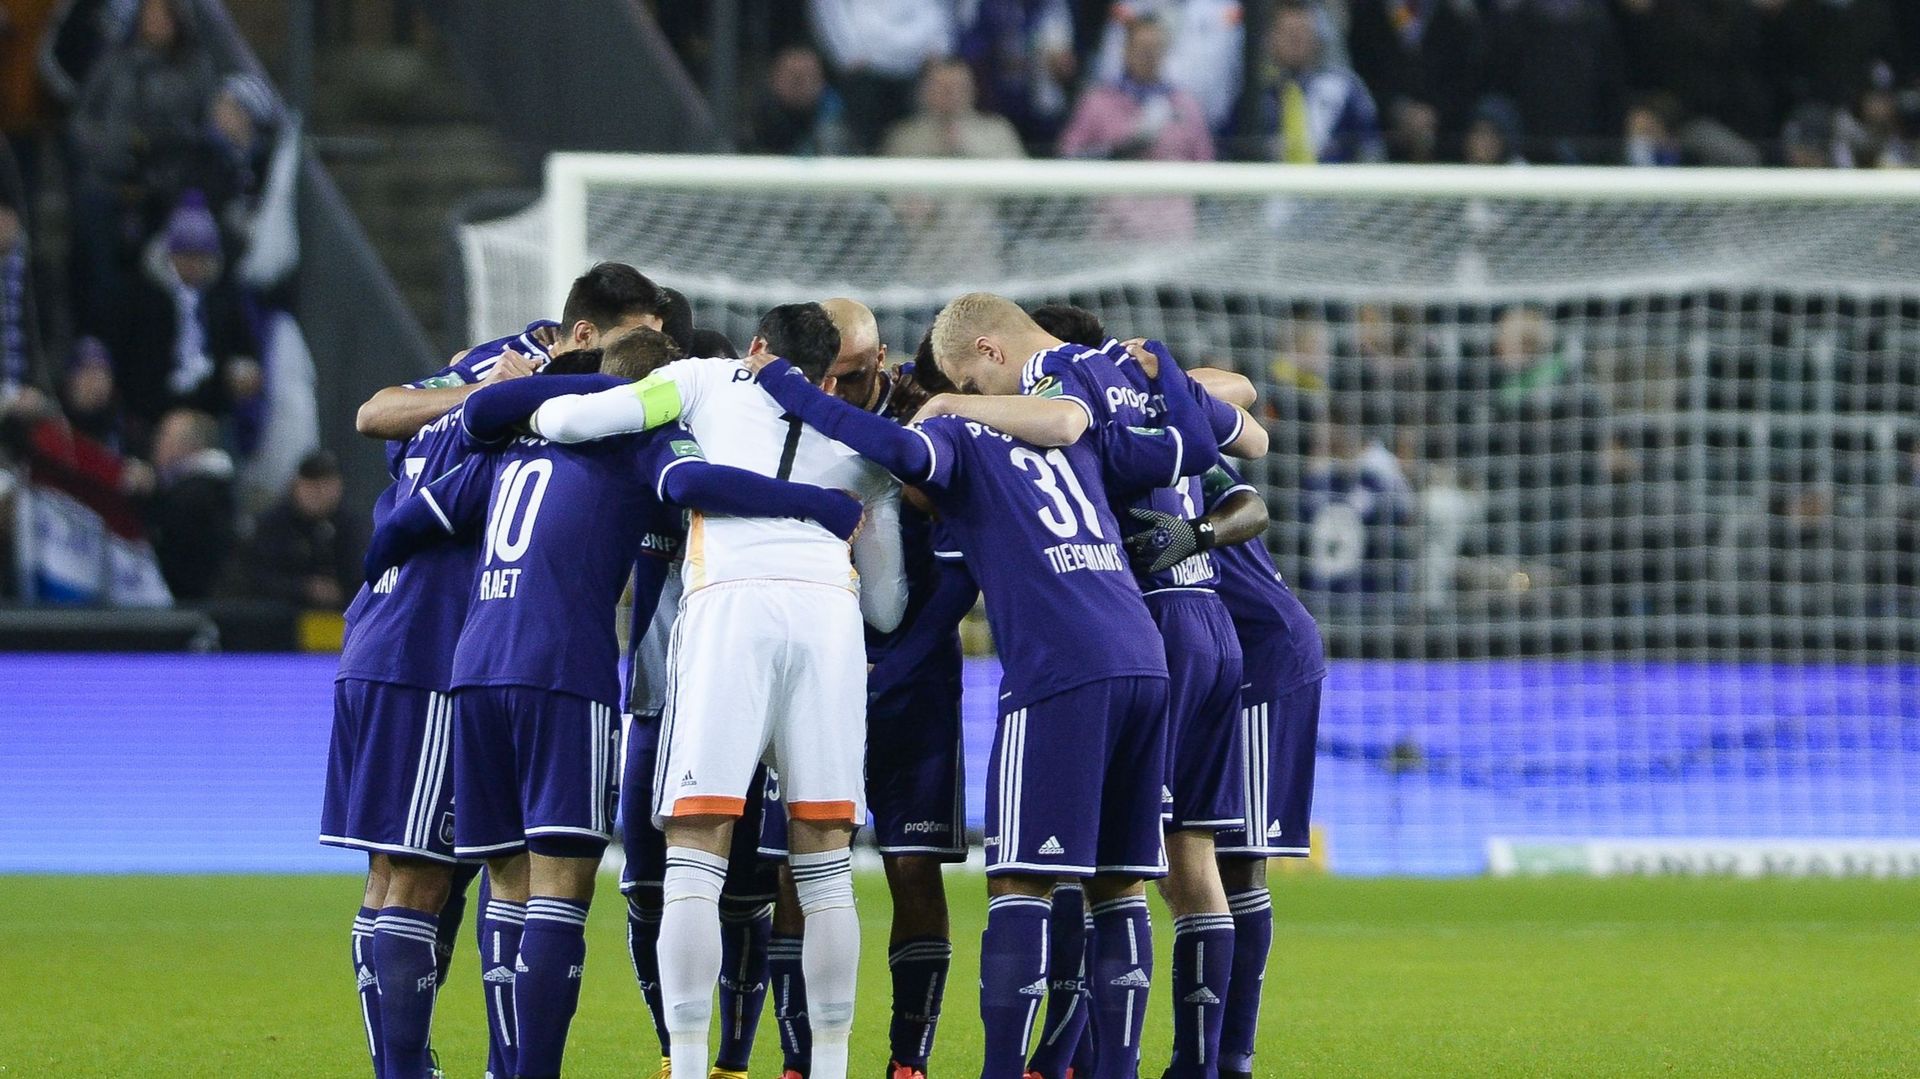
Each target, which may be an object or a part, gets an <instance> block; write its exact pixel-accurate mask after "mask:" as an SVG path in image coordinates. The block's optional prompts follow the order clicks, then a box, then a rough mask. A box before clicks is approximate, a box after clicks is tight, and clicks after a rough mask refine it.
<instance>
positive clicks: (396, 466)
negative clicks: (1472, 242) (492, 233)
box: [374, 319, 560, 527]
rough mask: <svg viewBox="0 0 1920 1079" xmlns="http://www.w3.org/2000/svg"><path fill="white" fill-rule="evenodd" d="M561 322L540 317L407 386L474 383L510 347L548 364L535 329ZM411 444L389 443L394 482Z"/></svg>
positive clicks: (376, 513) (389, 469) (432, 474)
mask: <svg viewBox="0 0 1920 1079" xmlns="http://www.w3.org/2000/svg"><path fill="white" fill-rule="evenodd" d="M559 325H560V324H559V323H557V322H551V321H549V320H547V319H537V320H535V321H533V322H529V323H527V328H526V329H525V330H522V331H521V332H519V333H517V334H515V335H513V336H512V337H501V338H497V339H495V340H492V341H483V342H481V343H480V344H477V345H475V346H473V347H472V348H470V349H468V350H467V351H465V352H463V353H461V354H460V358H459V359H457V360H455V361H454V362H453V363H450V364H448V365H447V366H445V367H442V368H441V369H440V370H438V371H435V372H434V373H433V374H431V375H428V376H427V377H426V378H422V379H417V380H415V381H413V382H408V383H406V384H405V385H406V387H407V389H410V390H431V389H440V388H443V387H446V386H471V385H473V384H475V383H477V382H479V381H480V380H481V379H484V378H486V377H487V374H488V373H489V372H491V371H492V370H493V367H494V365H495V364H497V363H499V362H500V355H501V353H503V352H505V351H506V350H507V349H509V348H511V349H513V350H514V351H515V352H518V353H520V354H521V355H522V356H527V357H530V358H532V359H533V360H534V362H535V364H536V365H538V364H541V363H545V362H546V361H547V360H548V359H549V358H551V354H550V353H549V352H548V351H547V346H545V345H543V344H541V343H540V341H539V339H538V338H536V337H535V336H534V331H536V330H542V329H552V328H557V327H558V326H559ZM410 445H411V442H410V441H409V442H399V441H395V442H389V443H387V474H388V475H389V476H391V477H393V480H394V482H395V483H399V482H400V480H401V478H402V476H403V471H402V470H403V468H404V462H405V458H406V455H407V450H408V447H409V446H410ZM437 475H439V473H438V472H429V473H427V478H428V479H432V478H433V477H435V476H437ZM406 493H408V494H410V493H412V492H411V491H408V492H406ZM402 497H405V495H404V494H402V495H395V496H394V498H393V499H391V500H389V501H390V503H391V502H392V501H397V500H398V499H399V498H402ZM380 511H381V507H380V506H379V505H378V504H376V505H375V506H374V525H375V526H376V527H378V525H379V523H380V518H381V512H380Z"/></svg>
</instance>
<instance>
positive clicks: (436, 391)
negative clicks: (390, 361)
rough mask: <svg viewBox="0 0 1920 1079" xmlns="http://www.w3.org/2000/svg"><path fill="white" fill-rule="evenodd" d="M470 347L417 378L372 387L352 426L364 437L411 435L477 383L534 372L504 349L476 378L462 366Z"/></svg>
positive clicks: (530, 364) (528, 363)
mask: <svg viewBox="0 0 1920 1079" xmlns="http://www.w3.org/2000/svg"><path fill="white" fill-rule="evenodd" d="M470 351H472V350H470V349H469V350H467V352H461V353H459V354H458V355H456V356H454V358H453V362H451V363H449V364H448V365H447V366H446V367H444V368H442V369H441V370H440V371H439V373H437V374H435V375H432V376H430V377H428V378H425V379H422V380H420V381H419V382H409V383H406V384H405V385H400V386H388V387H386V388H384V389H381V390H378V391H376V392H375V393H374V395H373V396H372V397H369V398H367V399H366V400H365V401H364V402H362V403H361V405H360V408H359V410H358V411H357V412H355V413H354V416H353V429H354V430H355V431H358V432H359V433H360V434H362V435H364V436H366V437H367V438H379V439H385V440H387V441H399V440H401V439H407V438H412V437H413V434H414V432H416V431H418V430H420V428H422V427H424V426H426V425H427V424H429V423H432V422H433V421H434V420H436V419H439V418H440V417H441V416H443V415H445V414H446V412H447V410H448V409H450V408H453V407H454V406H455V405H458V404H460V403H461V402H463V401H465V400H466V399H467V395H468V394H471V393H473V392H474V391H475V390H477V389H479V388H480V387H482V386H488V385H492V384H494V383H497V382H505V381H507V380H508V379H515V378H524V377H525V376H527V375H531V374H533V372H534V363H533V361H532V360H531V359H529V358H528V357H526V356H522V355H521V354H520V353H518V352H515V351H514V350H513V349H507V350H506V351H505V352H503V353H501V355H500V359H499V361H498V362H497V363H495V364H494V365H493V367H492V369H491V370H489V371H488V372H487V374H486V377H485V378H481V379H476V378H474V377H473V375H472V372H471V370H470V369H469V368H468V367H467V366H466V359H467V353H468V352H470Z"/></svg>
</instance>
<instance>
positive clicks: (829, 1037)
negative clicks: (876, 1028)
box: [788, 847, 860, 1079]
mask: <svg viewBox="0 0 1920 1079" xmlns="http://www.w3.org/2000/svg"><path fill="white" fill-rule="evenodd" d="M788 861H790V862H791V863H792V865H793V885H794V891H796V892H797V893H799V897H800V911H801V913H802V914H805V915H806V917H807V936H806V943H805V944H804V945H803V946H802V949H801V952H800V967H801V969H802V970H804V971H805V972H806V976H807V1018H808V1019H809V1020H810V1021H811V1023H812V1025H813V1071H812V1072H810V1073H809V1075H810V1079H846V1074H847V1036H848V1034H849V1033H851V1031H852V1030H853V990H854V986H855V984H856V983H857V982H858V981H859V976H860V913H859V911H857V910H855V909H854V905H853V852H852V851H851V850H848V849H847V848H845V847H842V848H841V849H839V850H835V851H824V852H822V853H819V854H796V855H793V856H792V857H791V858H789V859H788Z"/></svg>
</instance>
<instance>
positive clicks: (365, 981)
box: [354, 967, 379, 989]
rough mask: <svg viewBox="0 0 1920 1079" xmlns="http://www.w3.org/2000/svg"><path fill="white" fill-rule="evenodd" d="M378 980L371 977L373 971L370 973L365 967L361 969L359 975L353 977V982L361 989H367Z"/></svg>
mask: <svg viewBox="0 0 1920 1079" xmlns="http://www.w3.org/2000/svg"><path fill="white" fill-rule="evenodd" d="M378 980H379V979H377V978H375V977H374V976H373V971H370V970H368V969H367V968H365V967H361V968H360V973H359V974H357V975H355V976H354V982H355V983H356V984H358V985H359V987H360V988H361V989H366V988H368V987H369V986H371V985H373V983H374V982H376V981H378Z"/></svg>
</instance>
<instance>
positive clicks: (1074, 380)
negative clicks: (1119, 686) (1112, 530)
mask: <svg viewBox="0 0 1920 1079" xmlns="http://www.w3.org/2000/svg"><path fill="white" fill-rule="evenodd" d="M1021 389H1022V391H1023V392H1026V393H1030V394H1031V393H1037V394H1040V395H1042V396H1048V397H1061V398H1065V399H1067V400H1071V401H1073V402H1075V403H1076V404H1078V405H1080V406H1081V407H1082V408H1084V409H1086V410H1087V416H1088V419H1089V421H1090V423H1091V426H1090V427H1089V429H1088V435H1089V437H1091V438H1092V439H1093V441H1094V445H1095V446H1096V448H1098V450H1099V452H1100V454H1101V457H1102V463H1103V465H1104V466H1105V471H1104V474H1105V476H1106V483H1107V493H1108V495H1109V496H1111V498H1112V499H1113V502H1114V504H1115V505H1116V506H1118V507H1119V512H1120V514H1121V515H1122V518H1123V519H1122V521H1121V524H1122V527H1123V528H1125V529H1126V530H1127V531H1128V532H1133V531H1135V530H1136V529H1137V526H1136V525H1135V524H1134V522H1133V521H1132V520H1131V519H1129V518H1126V517H1125V516H1124V515H1125V512H1126V510H1128V509H1144V510H1157V511H1159V512H1161V513H1168V514H1172V515H1173V516H1175V517H1185V518H1193V517H1198V516H1199V515H1200V513H1201V510H1200V505H1201V495H1202V493H1201V487H1200V477H1198V476H1190V477H1186V478H1183V479H1179V480H1177V481H1176V482H1175V483H1174V484H1173V485H1172V486H1160V485H1159V484H1158V481H1160V476H1161V475H1164V474H1158V475H1154V476H1153V477H1152V479H1151V480H1148V479H1147V478H1146V477H1140V476H1136V475H1131V474H1129V471H1128V470H1127V469H1125V468H1122V467H1117V466H1116V462H1115V459H1114V453H1113V452H1112V450H1111V448H1110V445H1109V443H1110V442H1111V440H1112V439H1113V438H1114V437H1124V436H1121V435H1119V429H1126V428H1131V429H1133V430H1135V431H1140V430H1145V429H1156V428H1159V427H1160V426H1161V425H1162V424H1163V423H1164V422H1165V419H1166V411H1167V408H1166V401H1165V400H1164V399H1163V398H1162V397H1161V396H1160V395H1159V394H1158V393H1155V392H1154V389H1153V384H1152V382H1151V380H1149V379H1148V378H1147V373H1146V371H1145V370H1143V369H1142V368H1141V366H1140V365H1139V364H1138V363H1136V362H1134V360H1133V358H1132V357H1131V356H1129V355H1128V354H1127V352H1126V350H1125V349H1124V348H1122V347H1121V346H1120V344H1119V342H1117V341H1112V340H1109V341H1108V342H1107V345H1106V347H1105V348H1102V349H1098V350H1095V349H1090V348H1087V347H1085V346H1084V345H1072V344H1069V345H1064V346H1062V347H1060V348H1054V349H1048V350H1047V351H1045V352H1040V353H1036V354H1035V355H1034V357H1033V358H1032V359H1030V360H1029V361H1027V366H1026V369H1025V371H1024V373H1023V375H1022V379H1021ZM1194 391H1195V396H1197V397H1199V398H1200V403H1201V406H1202V407H1203V408H1205V409H1207V411H1208V414H1209V416H1210V418H1212V419H1213V421H1214V428H1215V430H1214V434H1215V437H1217V438H1219V439H1220V441H1221V443H1222V444H1225V443H1227V442H1231V441H1233V439H1234V437H1235V436H1237V435H1238V434H1239V425H1240V421H1239V413H1238V412H1237V411H1235V410H1234V409H1233V408H1232V407H1231V406H1229V405H1224V404H1222V403H1220V402H1217V401H1214V400H1213V399H1212V398H1209V397H1207V396H1206V395H1205V391H1202V390H1200V388H1199V387H1197V386H1196V387H1194ZM1138 577H1139V581H1140V589H1141V591H1143V592H1152V591H1155V590H1158V589H1162V588H1213V587H1216V586H1217V585H1218V584H1219V582H1220V575H1219V570H1218V568H1217V567H1216V566H1215V565H1214V562H1213V559H1212V557H1211V556H1210V555H1209V554H1208V553H1207V552H1204V551H1203V552H1201V553H1199V554H1196V555H1194V556H1193V557H1192V558H1188V559H1185V560H1183V561H1181V562H1179V563H1176V564H1175V565H1173V566H1171V567H1169V568H1167V569H1165V570H1163V571H1161V572H1159V573H1142V574H1138Z"/></svg>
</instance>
